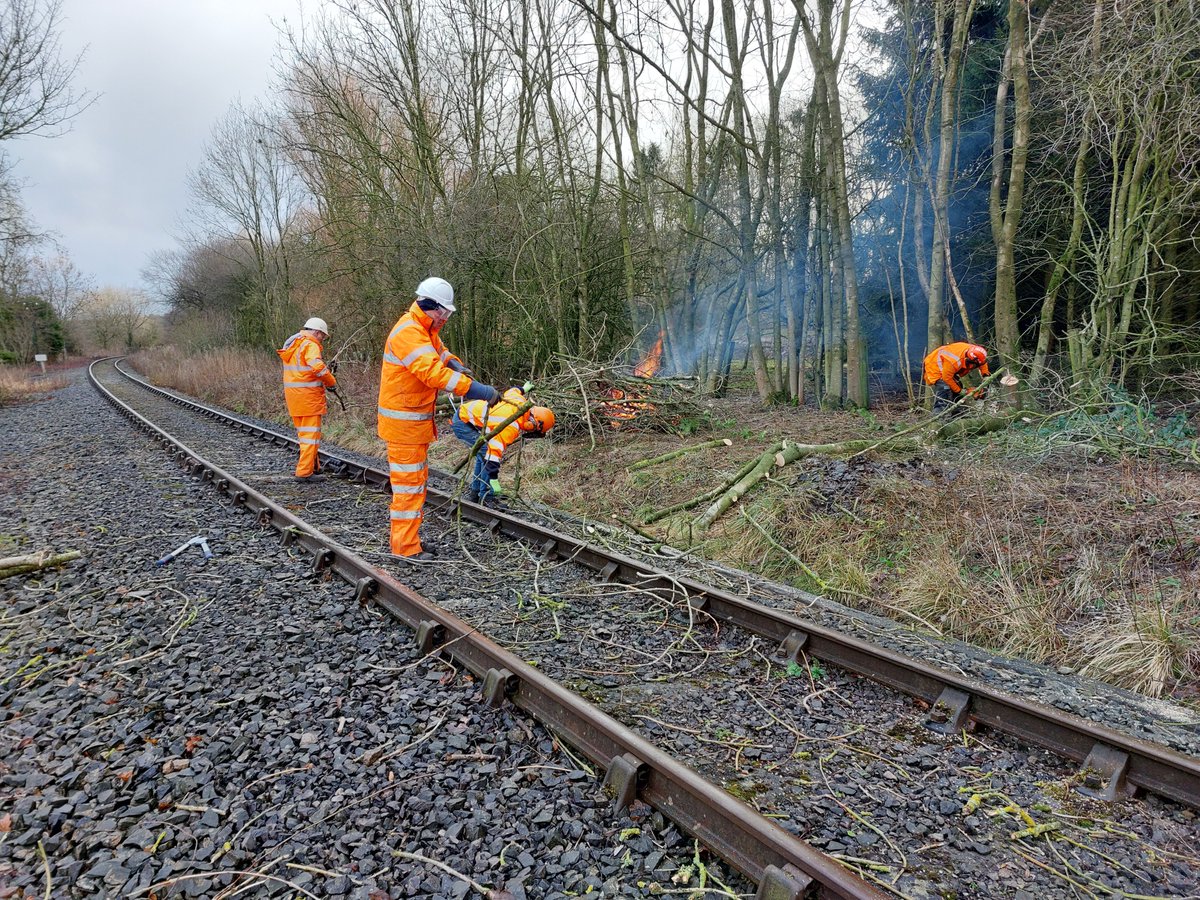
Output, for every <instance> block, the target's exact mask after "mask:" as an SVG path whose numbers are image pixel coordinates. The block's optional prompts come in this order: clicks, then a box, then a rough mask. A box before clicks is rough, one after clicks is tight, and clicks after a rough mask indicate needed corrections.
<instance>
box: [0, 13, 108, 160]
mask: <svg viewBox="0 0 1200 900" xmlns="http://www.w3.org/2000/svg"><path fill="white" fill-rule="evenodd" d="M61 14H62V2H61V0H6V2H5V3H4V4H3V5H2V6H0V141H3V140H7V139H9V138H13V137H17V136H19V135H27V134H55V133H60V132H61V130H62V129H63V128H64V127H65V126H66V124H67V122H69V121H70V120H71V118H72V117H74V116H75V115H77V114H78V113H79V112H80V111H82V110H83V109H85V108H86V107H87V106H88V104H90V103H91V102H92V100H93V99H94V98H93V97H91V96H89V95H88V94H87V93H77V92H76V91H75V90H73V89H72V87H71V82H72V80H73V79H74V77H75V72H76V70H77V69H78V68H79V62H80V60H81V59H82V58H83V55H82V53H81V54H80V55H78V56H75V57H68V58H64V57H62V55H61V48H60V47H59V37H58V29H59V25H60V24H61V23H60V19H61Z"/></svg>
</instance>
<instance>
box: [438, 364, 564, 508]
mask: <svg viewBox="0 0 1200 900" xmlns="http://www.w3.org/2000/svg"><path fill="white" fill-rule="evenodd" d="M528 389H529V386H528V385H526V390H528ZM526 402H527V401H526V398H525V395H524V394H523V393H522V392H521V391H519V390H517V388H509V389H508V390H507V391H505V392H504V396H503V397H502V398H501V400H500V402H499V403H494V404H491V405H489V404H488V403H487V401H485V400H472V401H470V402H469V403H464V404H462V406H460V407H459V410H458V415H457V416H455V417H454V419H453V420H451V424H452V425H453V427H454V434H455V436H456V437H457V438H458V439H459V440H460V441H462V442H463V443H464V444H466V445H467V446H468V447H474V446H475V442H476V441H477V440H479V438H480V436H481V435H484V434H491V432H492V431H494V430H495V429H496V428H497V427H498V426H499V425H500V423H501V422H503V421H504V420H505V419H507V418H508V417H509V416H511V415H512V414H513V413H515V412H516V411H517V410H518V409H520V408H521V407H522V406H524V405H525V403H526ZM553 427H554V412H553V411H552V410H551V409H550V408H549V407H546V406H534V407H532V408H531V409H528V410H526V411H525V412H524V413H522V414H521V415H520V416H519V417H517V418H516V419H514V420H513V421H512V422H510V423H509V424H508V425H506V426H505V427H504V428H503V429H501V430H500V431H499V432H498V433H497V434H496V435H494V436H493V437H492V438H491V439H489V440H488V442H487V443H486V444H485V445H483V446H482V447H480V448H479V450H478V452H476V454H475V468H474V470H473V471H472V473H471V483H470V485H469V486H468V490H467V495H466V498H467V499H468V500H470V501H471V502H472V503H482V504H484V505H485V506H489V505H492V504H494V503H495V502H496V498H497V497H498V496H500V495H501V494H503V493H504V491H503V490H502V489H501V487H500V461H501V460H502V459H503V458H504V451H506V450H507V449H508V448H509V447H511V446H512V445H513V444H515V443H516V442H517V441H519V440H520V439H521V438H522V437H524V436H525V435H529V436H530V437H544V436H545V434H546V432H548V431H549V430H550V429H551V428H553Z"/></svg>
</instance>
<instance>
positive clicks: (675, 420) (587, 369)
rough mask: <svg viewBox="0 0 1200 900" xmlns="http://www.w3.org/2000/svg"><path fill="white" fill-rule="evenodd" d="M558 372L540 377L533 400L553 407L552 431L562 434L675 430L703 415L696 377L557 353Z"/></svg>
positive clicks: (672, 431)
mask: <svg viewBox="0 0 1200 900" xmlns="http://www.w3.org/2000/svg"><path fill="white" fill-rule="evenodd" d="M557 362H558V364H559V372H560V374H558V375H554V376H549V377H546V378H542V379H539V380H538V381H537V382H536V383H535V385H534V387H533V390H532V391H531V392H530V399H531V400H533V402H535V403H537V404H539V405H542V406H549V407H550V408H551V409H553V410H554V416H555V426H554V430H555V432H557V433H558V434H560V435H562V436H563V437H572V436H575V435H579V434H589V433H590V434H591V435H593V437H594V436H595V435H596V434H598V433H600V432H603V431H613V430H620V431H639V432H648V431H658V432H667V433H674V432H676V431H678V430H679V428H680V426H681V425H682V424H683V423H684V422H686V421H689V420H690V421H692V422H695V423H698V422H700V421H702V420H703V418H704V407H703V406H702V405H701V403H700V397H699V381H698V379H696V378H695V377H694V376H686V377H670V378H661V377H643V376H639V375H636V374H634V370H635V367H634V366H630V365H623V364H608V365H601V364H597V363H594V362H588V361H585V360H581V359H574V358H570V357H559V358H558V360H557Z"/></svg>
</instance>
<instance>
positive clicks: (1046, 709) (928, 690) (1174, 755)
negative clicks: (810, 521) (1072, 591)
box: [117, 366, 1200, 808]
mask: <svg viewBox="0 0 1200 900" xmlns="http://www.w3.org/2000/svg"><path fill="white" fill-rule="evenodd" d="M117 370H118V371H119V372H121V374H123V375H125V376H126V377H127V378H130V379H131V380H133V381H135V382H136V383H138V384H140V385H142V386H143V387H145V388H146V389H147V390H150V391H153V392H155V393H158V394H160V395H161V396H163V397H166V398H167V399H169V400H171V401H173V402H175V403H178V404H180V405H182V406H185V407H189V408H191V409H194V410H197V411H199V412H202V413H203V414H204V415H207V416H209V417H211V418H217V419H221V420H224V421H227V422H231V423H233V424H234V425H235V426H237V427H239V428H240V429H241V430H243V431H245V432H247V433H250V434H255V435H257V436H259V437H262V438H263V439H265V440H268V441H270V442H272V443H275V444H284V445H286V444H291V445H294V446H298V444H297V443H296V439H295V438H292V437H288V436H286V435H281V434H279V433H278V432H274V431H271V430H270V429H267V428H263V427H261V426H258V425H253V424H250V423H247V422H243V421H241V420H238V419H235V418H233V417H231V416H229V415H228V414H227V413H225V412H224V411H222V410H219V409H215V408H214V407H211V406H208V405H207V404H204V403H200V402H199V401H196V400H193V399H191V398H188V397H183V396H180V395H178V394H176V393H174V392H173V391H167V390H164V389H163V388H159V387H156V386H155V385H151V384H148V383H147V382H145V381H144V380H142V379H140V378H135V377H134V376H132V375H129V374H128V373H126V372H124V371H123V370H122V369H120V367H119V366H118V367H117ZM321 457H322V458H323V459H324V460H325V461H326V464H327V465H328V466H329V468H330V471H332V472H335V473H338V474H343V475H346V476H348V477H351V478H354V479H356V480H360V481H363V482H366V483H368V484H374V485H377V486H379V487H380V488H385V487H386V486H387V485H388V473H387V471H386V470H384V469H376V468H373V467H371V466H365V465H363V464H362V463H359V462H355V461H353V460H350V459H347V458H345V457H342V456H340V455H338V454H336V453H330V452H328V451H326V450H322V451H321ZM428 491H429V494H430V495H431V498H432V499H431V501H430V506H433V507H434V508H443V509H445V508H456V509H457V511H459V512H461V514H462V516H463V517H464V518H466V519H469V520H471V521H474V522H477V523H480V524H482V525H484V526H485V527H487V528H488V529H489V530H491V531H493V532H498V533H501V534H504V535H506V536H509V537H513V538H517V539H520V540H525V541H529V542H530V543H532V544H534V545H536V546H538V547H539V548H540V549H541V551H542V552H543V553H544V554H545V555H547V556H548V557H549V556H556V557H558V558H563V559H566V558H570V559H572V560H574V561H576V562H579V563H581V564H583V565H585V566H587V567H589V568H591V569H593V570H594V571H597V572H599V573H600V574H601V576H602V577H604V578H606V579H611V580H617V581H621V582H623V583H627V584H632V585H636V586H639V587H641V588H644V589H647V590H652V591H656V592H658V593H660V594H663V595H669V596H676V597H678V596H680V595H683V596H686V597H687V598H688V599H689V601H690V602H691V603H693V604H694V605H695V606H697V607H698V608H700V609H702V610H704V611H705V612H707V613H708V614H710V615H712V616H713V617H715V618H717V619H719V620H721V621H724V622H728V623H732V624H735V625H738V626H740V627H742V628H745V629H747V630H748V631H751V632H753V633H755V634H758V635H761V636H763V637H766V638H768V639H770V640H773V641H776V642H777V643H778V644H779V645H780V646H781V647H782V648H783V649H784V651H785V653H786V654H787V655H788V656H789V657H791V658H793V659H796V658H799V656H800V655H801V654H807V655H809V656H816V657H819V658H820V659H822V660H825V661H827V662H830V663H832V664H834V665H837V666H839V667H841V668H843V669H846V670H847V671H849V672H852V673H854V674H857V675H861V676H863V677H865V678H869V679H871V680H873V681H876V682H879V683H881V684H883V685H885V686H887V687H889V688H892V689H893V690H897V691H900V692H902V693H906V694H908V695H910V696H913V697H916V698H918V699H920V700H922V701H924V702H925V703H928V704H929V705H930V707H931V721H930V722H929V723H928V724H929V725H930V727H932V728H934V729H935V730H938V731H942V732H945V733H952V732H957V731H958V730H960V729H961V728H963V727H967V726H968V724H970V723H978V724H983V725H986V726H989V727H991V728H994V729H996V730H997V731H1001V732H1006V733H1009V734H1012V735H1015V736H1016V737H1018V738H1020V739H1021V740H1023V741H1026V742H1028V743H1030V744H1034V745H1037V746H1039V747H1042V748H1044V749H1046V750H1049V751H1051V752H1053V753H1055V754H1058V755H1060V756H1063V757H1066V758H1067V759H1070V760H1074V761H1076V762H1081V763H1082V764H1083V771H1082V773H1081V774H1082V778H1083V781H1084V787H1083V790H1084V791H1085V792H1087V793H1089V794H1092V795H1093V796H1098V797H1101V798H1104V799H1109V800H1115V799H1117V798H1119V797H1122V796H1125V795H1127V794H1128V793H1130V792H1131V791H1132V789H1133V788H1135V787H1136V788H1141V789H1143V790H1146V791H1150V792H1151V793H1155V794H1159V795H1161V796H1163V797H1168V798H1170V799H1172V800H1176V801H1178V802H1180V803H1184V804H1187V805H1188V806H1191V807H1194V808H1200V759H1197V758H1196V757H1194V756H1188V755H1186V754H1183V753H1179V752H1177V751H1174V750H1171V749H1170V748H1168V747H1163V746H1161V745H1159V744H1155V743H1152V742H1150V741H1145V740H1142V739H1140V738H1136V737H1133V736H1131V735H1127V734H1124V733H1122V732H1119V731H1116V730H1115V729H1112V728H1109V727H1107V726H1105V725H1101V724H1098V723H1095V722H1091V721H1088V720H1087V719H1084V718H1082V717H1081V716H1077V715H1074V714H1073V713H1068V712H1066V711H1064V710H1060V709H1056V708H1054V707H1052V706H1048V705H1046V704H1042V703H1039V702H1037V701H1034V700H1030V699H1028V698H1025V697H1020V696H1018V695H1015V694H1010V693H1008V692H1006V691H1001V690H998V689H996V688H993V687H992V686H990V685H988V684H986V683H984V682H982V681H979V680H976V679H973V678H969V677H966V676H963V675H958V674H956V673H954V672H951V671H949V670H947V669H943V668H941V667H938V666H935V665H932V664H930V663H927V662H924V661H921V660H917V659H913V658H911V657H907V656H904V655H902V654H900V653H896V652H895V651H892V650H888V649H887V648H884V647H880V646H878V645H875V644H872V643H870V642H868V641H863V640H860V639H858V638H855V637H851V636H849V635H845V634H842V633H841V632H839V631H837V630H835V629H832V628H827V627H825V626H822V625H818V624H816V623H813V622H808V621H805V620H803V619H801V618H799V617H797V616H793V615H790V614H789V613H786V612H782V611H780V610H777V609H773V608H771V607H768V606H764V605H762V604H758V603H755V602H753V601H751V600H749V599H746V598H744V597H741V596H738V595H735V594H732V593H730V592H729V591H725V590H722V589H721V588H717V587H714V586H711V585H706V584H703V583H701V582H699V581H696V580H694V579H691V578H687V577H683V576H677V575H671V574H669V573H666V572H662V571H658V570H655V569H654V568H653V567H652V566H649V565H647V564H646V563H645V562H642V561H640V560H637V559H634V558H632V557H629V556H626V555H624V554H621V553H617V552H615V551H612V550H609V549H607V548H603V547H599V546H597V545H595V544H591V543H588V542H587V541H584V540H581V539H579V538H576V537H574V536H572V535H568V534H563V533H560V532H557V531H554V530H553V529H550V528H547V527H545V526H542V525H538V524H536V523H533V522H529V521H526V520H523V519H520V518H518V517H516V516H513V515H511V514H508V513H505V512H501V511H499V510H495V509H491V508H488V507H484V506H480V505H478V504H474V503H470V502H467V501H465V500H461V499H460V498H458V497H456V496H455V495H453V494H452V493H450V492H447V491H443V490H441V489H438V488H436V487H433V486H431V487H429V489H428Z"/></svg>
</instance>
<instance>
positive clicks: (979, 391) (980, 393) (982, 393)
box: [972, 388, 987, 400]
mask: <svg viewBox="0 0 1200 900" xmlns="http://www.w3.org/2000/svg"><path fill="white" fill-rule="evenodd" d="M972 393H973V394H974V396H975V399H976V400H982V399H983V398H984V397H986V396H987V391H986V390H985V389H983V388H975V390H974V391H973V392H972Z"/></svg>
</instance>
